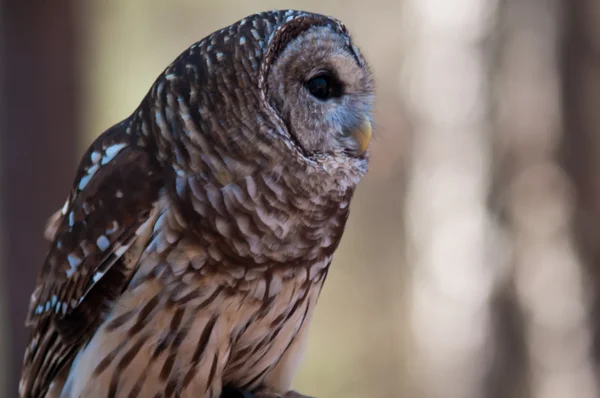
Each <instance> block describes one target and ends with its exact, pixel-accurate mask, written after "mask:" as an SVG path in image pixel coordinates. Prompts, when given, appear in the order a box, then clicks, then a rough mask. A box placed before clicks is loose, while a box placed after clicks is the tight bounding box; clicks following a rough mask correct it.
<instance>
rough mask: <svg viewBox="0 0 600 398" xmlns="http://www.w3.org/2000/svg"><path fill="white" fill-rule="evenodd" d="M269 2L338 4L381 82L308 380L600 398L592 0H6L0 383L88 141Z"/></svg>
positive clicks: (473, 396) (599, 48) (13, 373)
mask: <svg viewBox="0 0 600 398" xmlns="http://www.w3.org/2000/svg"><path fill="white" fill-rule="evenodd" d="M273 8H297V9H305V10H309V11H314V12H318V13H322V14H328V15H333V16H335V17H337V18H339V19H341V20H343V21H344V22H345V23H346V24H347V26H348V28H349V29H350V31H351V32H352V33H353V36H354V38H355V41H356V42H357V43H358V45H359V46H360V47H361V49H362V51H363V52H364V54H365V56H366V58H367V59H368V60H369V61H370V64H371V66H372V69H373V72H374V74H375V78H376V84H377V108H376V120H377V126H376V128H377V131H376V138H375V140H374V142H373V143H372V151H371V152H372V156H371V159H372V162H371V167H370V172H369V174H368V176H367V177H366V178H365V179H364V181H363V182H362V183H361V185H360V187H359V189H358V192H357V193H356V198H355V201H354V203H353V212H352V215H351V218H350V221H349V225H348V228H347V232H346V234H345V236H344V239H343V242H342V245H341V247H340V249H339V251H338V253H337V255H336V257H335V261H334V264H333V266H332V269H331V271H330V274H329V277H328V280H327V284H326V286H325V289H324V291H323V294H322V295H321V298H320V304H319V306H318V307H317V310H316V314H315V318H314V321H313V326H312V330H311V335H310V341H309V345H308V350H307V354H306V358H305V361H304V362H303V363H302V366H301V369H300V372H299V374H298V376H297V378H296V380H295V387H297V388H298V389H299V390H301V391H303V392H305V393H309V394H312V395H315V396H317V397H320V398H339V397H344V398H366V397H376V398H388V397H389V398H392V397H394V398H438V397H440V398H480V397H481V398H488V397H489V398H504V397H511V398H513V397H514V398H562V397H565V398H566V397H578V398H594V397H599V396H600V390H599V387H600V386H599V384H598V382H599V381H600V373H599V370H600V317H598V316H597V314H598V310H599V305H600V268H599V267H598V262H599V261H600V228H598V226H597V224H598V222H599V221H600V177H595V176H597V175H598V172H600V23H599V21H600V2H598V1H597V0H578V1H570V0H562V1H559V0H497V1H494V0H453V1H447V0H370V1H368V2H366V1H359V0H344V1H342V0H337V1H323V0H320V1H319V0H307V1H274V0H273V1H269V0H260V1H246V2H243V1H239V2H234V1H216V0H212V1H200V0H170V1H160V0H127V1H123V0H102V1H100V0H94V1H91V0H90V1H86V2H82V1H76V0H54V1H52V2H42V1H30V0H0V76H1V80H0V134H1V135H0V209H1V212H0V270H1V271H0V272H2V274H1V277H0V361H1V362H0V369H2V371H0V396H2V397H5V396H6V397H8V396H15V395H16V389H17V381H18V378H19V372H20V365H21V358H22V354H23V350H24V345H25V342H26V338H27V332H26V331H25V329H24V327H23V322H24V319H25V313H26V310H27V305H28V300H29V295H30V294H31V292H32V289H33V284H34V280H35V276H36V274H37V272H38V269H39V268H40V267H41V264H42V262H43V258H44V254H45V250H46V243H45V242H44V240H43V236H42V231H43V228H44V225H45V222H46V219H47V217H48V216H49V215H50V214H51V213H52V212H53V211H54V210H56V209H57V208H59V207H60V206H61V205H62V203H63V200H64V198H65V195H66V194H67V192H68V190H69V188H70V185H71V183H72V178H73V176H74V172H75V168H76V165H77V163H78V160H79V157H80V156H81V154H82V153H83V151H84V150H85V148H86V147H87V145H89V144H90V143H91V141H92V140H93V139H94V137H96V136H97V135H99V134H100V133H102V132H103V131H104V130H105V129H106V128H108V127H109V126H111V125H113V124H115V123H117V122H119V121H120V120H122V119H123V118H125V117H127V116H128V115H129V114H130V113H131V112H132V111H133V110H134V109H135V107H136V106H137V105H138V103H139V101H140V100H141V99H142V97H143V96H144V95H145V93H146V92H147V91H148V89H149V88H150V86H151V84H152V83H153V81H154V79H155V78H156V76H157V75H158V74H159V73H161V72H162V70H163V69H164V68H165V67H166V66H167V65H168V64H169V63H170V62H171V61H172V60H173V59H174V58H175V57H176V56H177V55H178V54H179V53H180V52H181V51H183V50H184V49H185V48H186V47H188V46H189V45H190V44H192V43H193V42H195V41H197V40H200V39H201V38H203V37H204V36H206V35H207V34H209V33H211V32H212V31H214V30H217V29H219V28H221V27H223V26H226V25H229V24H230V23H232V22H234V21H236V20H238V19H241V18H242V17H244V16H246V15H248V14H252V13H254V12H257V11H262V10H267V9H273Z"/></svg>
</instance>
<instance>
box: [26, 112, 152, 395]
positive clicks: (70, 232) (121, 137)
mask: <svg viewBox="0 0 600 398" xmlns="http://www.w3.org/2000/svg"><path fill="white" fill-rule="evenodd" d="M125 128H126V125H125V124H124V123H123V124H121V125H117V126H115V127H113V128H112V129H110V130H108V131H107V132H105V133H104V134H103V135H101V136H100V137H99V138H98V139H97V140H96V141H95V142H94V143H93V144H92V145H91V147H90V149H89V150H88V151H87V153H86V154H85V155H84V158H83V160H82V161H81V163H80V166H79V170H78V172H77V175H76V178H75V184H74V187H73V190H72V192H71V194H70V195H69V198H68V199H67V202H66V203H65V206H64V207H63V209H62V210H61V211H60V212H59V213H55V214H54V215H53V216H52V217H51V219H50V222H49V224H48V227H47V229H46V237H47V238H48V239H50V240H51V241H52V243H51V245H50V249H49V252H48V254H47V257H46V260H45V263H44V265H43V268H42V271H41V273H40V275H39V277H38V280H37V286H36V288H35V290H34V293H33V294H32V296H31V302H30V308H29V314H28V317H27V322H26V323H27V326H29V327H31V337H30V342H29V345H28V347H27V349H26V352H25V358H24V364H23V370H22V375H21V383H20V387H19V393H20V396H21V397H39V396H43V394H45V392H46V391H47V390H48V387H49V385H50V383H51V382H52V380H53V379H54V377H56V375H57V374H58V373H59V372H60V370H61V369H62V367H63V366H65V365H67V364H68V363H70V362H71V360H72V358H73V356H74V355H75V353H76V352H77V351H78V350H79V349H80V348H81V346H82V345H83V344H85V343H86V342H87V341H88V340H89V339H90V338H91V336H92V335H93V332H94V331H95V329H96V328H97V327H98V324H99V321H100V317H101V316H102V314H103V313H104V312H105V311H106V310H107V309H108V308H109V306H110V304H111V302H112V301H113V300H114V299H115V298H116V297H118V296H119V295H120V294H121V293H122V291H123V289H124V288H125V286H126V283H127V281H128V280H129V277H130V276H131V274H132V272H133V268H134V267H135V266H136V265H137V261H138V259H139V256H140V255H141V251H142V249H143V246H144V245H145V243H146V241H147V240H148V239H149V233H150V232H149V231H150V230H151V229H152V228H151V224H153V222H152V221H153V220H155V215H154V214H155V213H156V210H155V204H156V202H157V198H158V195H159V190H160V186H161V177H162V176H161V173H160V167H159V165H157V164H156V163H155V161H154V160H153V158H152V157H151V156H150V154H149V153H148V151H147V150H146V148H145V147H143V146H141V145H140V144H139V143H138V142H137V141H136V138H135V137H133V136H131V135H129V134H128V133H127V132H126V129H125ZM125 253H127V255H126V256H124V254H125Z"/></svg>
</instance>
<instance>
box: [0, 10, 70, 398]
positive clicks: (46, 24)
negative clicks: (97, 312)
mask: <svg viewBox="0 0 600 398" xmlns="http://www.w3.org/2000/svg"><path fill="white" fill-rule="evenodd" d="M75 5H76V2H75V1H74V0H56V1H52V2H37V1H24V0H3V1H2V3H1V8H2V10H1V13H0V17H1V21H0V41H1V51H2V56H1V57H0V60H1V61H0V71H1V76H2V78H1V83H0V90H1V94H0V98H1V99H2V104H1V111H0V112H2V116H1V117H0V123H1V124H0V133H1V136H0V150H1V152H0V172H1V179H0V184H1V189H0V195H1V196H0V205H1V206H2V211H1V213H0V219H1V220H2V223H1V224H0V225H1V226H3V227H4V228H3V230H2V231H1V232H2V235H1V236H0V238H3V240H4V243H3V244H2V252H1V253H0V255H1V256H2V257H1V260H0V265H1V266H2V267H3V278H2V279H3V281H4V284H5V286H6V287H7V288H8V297H6V296H5V295H3V296H2V297H1V299H2V300H8V305H7V306H6V307H7V308H9V309H10V315H9V318H8V319H3V320H2V322H1V323H2V325H3V326H2V327H3V328H4V329H5V331H6V333H5V334H4V335H3V336H2V337H3V340H2V343H3V344H9V345H8V347H9V348H8V350H7V351H9V352H10V355H9V359H8V360H7V361H8V363H5V364H4V365H7V366H5V367H3V372H2V373H6V372H7V371H8V374H9V375H8V376H6V377H7V379H6V380H7V384H8V385H7V386H2V387H5V388H4V389H3V391H0V396H16V391H17V384H18V379H19V376H20V368H21V361H22V356H23V351H24V348H25V343H26V340H27V333H26V332H25V329H24V320H25V315H26V311H27V307H28V304H29V296H30V294H31V292H32V290H33V285H34V282H35V277H36V274H37V272H38V270H39V269H40V267H41V265H42V262H43V259H44V255H45V251H46V248H47V243H46V242H44V240H43V228H44V225H45V222H46V219H47V218H48V216H50V214H51V213H52V212H53V211H54V210H56V209H57V208H59V207H60V206H61V205H62V202H63V201H64V199H65V197H66V194H67V192H68V187H69V185H70V183H71V180H72V178H73V175H74V167H75V158H74V156H75V153H76V136H77V134H76V132H77V129H78V126H79V123H78V122H79V106H78V105H79V102H80V101H79V100H80V96H79V87H78V83H79V69H78V67H77V63H78V62H77V61H78V59H77V52H78V51H77V49H78V44H79V41H80V40H81V39H80V37H81V35H80V33H81V32H80V31H79V30H78V29H77V24H76V19H77V15H76V13H75V11H76V10H75ZM6 334H8V335H9V336H6ZM7 339H9V340H8V341H10V343H8V341H7Z"/></svg>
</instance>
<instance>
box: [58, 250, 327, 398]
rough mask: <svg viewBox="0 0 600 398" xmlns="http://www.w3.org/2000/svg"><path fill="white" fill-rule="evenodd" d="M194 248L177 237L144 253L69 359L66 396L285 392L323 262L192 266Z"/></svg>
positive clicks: (197, 261)
mask: <svg viewBox="0 0 600 398" xmlns="http://www.w3.org/2000/svg"><path fill="white" fill-rule="evenodd" d="M202 253H203V250H201V249H199V248H196V247H194V246H193V245H191V244H190V243H189V242H185V241H180V242H179V243H177V244H176V245H175V246H174V248H173V249H172V250H169V253H168V254H166V252H163V253H160V254H159V253H158V252H155V253H152V254H148V255H146V256H144V257H143V258H142V261H141V263H140V267H139V268H138V273H137V274H136V275H135V276H134V278H133V280H132V283H131V284H130V287H129V288H128V289H127V290H126V291H125V292H124V294H123V295H122V296H121V297H120V298H119V299H118V300H117V302H116V303H115V305H114V306H113V310H112V311H111V312H110V314H109V315H108V316H107V318H106V320H105V321H104V323H103V324H102V326H101V327H100V328H99V330H98V331H97V332H96V334H95V335H94V337H93V339H92V340H91V342H90V343H89V344H88V346H87V347H86V349H85V350H84V351H83V352H82V353H81V354H80V355H79V357H78V358H77V360H76V361H75V363H74V366H73V368H72V372H74V373H75V374H71V375H70V379H71V380H73V381H74V382H73V384H72V385H70V386H69V389H70V395H69V396H80V394H82V396H86V397H94V396H102V397H104V396H107V395H106V390H105V388H102V389H101V386H105V385H110V386H112V387H111V388H113V391H114V392H115V393H116V396H140V397H142V396H147V395H148V396H154V395H155V394H156V393H157V392H162V393H164V394H165V396H170V394H175V393H177V394H179V395H180V396H182V397H183V396H194V397H198V396H201V397H217V396H218V394H219V393H220V390H221V388H222V387H223V386H225V385H228V384H230V385H234V386H236V387H245V388H248V389H255V388H259V387H261V388H262V387H266V388H267V389H271V390H273V391H276V392H284V391H286V390H287V389H289V388H290V384H291V379H292V376H293V373H294V372H295V369H296V365H297V364H298V361H299V358H300V354H301V352H302V348H303V342H304V340H305V337H306V331H307V329H308V324H309V321H310V317H311V314H312V310H313V309H314V306H315V304H316V301H317V297H318V294H319V291H320V289H321V286H322V283H323V280H324V278H325V274H326V272H327V265H328V263H329V261H328V260H324V261H323V262H320V263H319V264H313V265H312V266H294V267H291V266H290V267H283V266H280V267H278V268H277V267H274V268H269V267H266V268H265V267H263V268H256V267H254V268H248V269H245V268H243V267H237V268H236V267H232V266H230V265H227V264H210V263H208V262H204V263H203V265H202V266H201V267H199V264H200V259H199V258H198V256H202V255H203V254H202ZM184 264H187V265H185V266H184ZM97 391H105V392H104V393H102V394H99V395H95V394H96V392H97Z"/></svg>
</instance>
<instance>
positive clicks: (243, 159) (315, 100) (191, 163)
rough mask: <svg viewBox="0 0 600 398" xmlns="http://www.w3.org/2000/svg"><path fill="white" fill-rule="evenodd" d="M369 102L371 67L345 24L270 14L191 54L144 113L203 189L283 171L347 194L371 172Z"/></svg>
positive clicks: (220, 34) (212, 38) (157, 88)
mask: <svg viewBox="0 0 600 398" xmlns="http://www.w3.org/2000/svg"><path fill="white" fill-rule="evenodd" d="M373 100H374V93H373V81H372V77H371V74H370V72H369V68H368V66H367V64H366V62H365V60H364V59H363V57H362V55H361V54H360V52H359V51H358V49H357V48H356V46H355V45H354V44H353V42H352V40H351V38H350V35H349V33H348V31H347V30H346V28H345V27H344V25H343V24H342V23H341V22H339V21H337V20H335V19H332V18H329V17H325V16H322V15H318V14H312V13H307V12H302V11H294V10H287V11H269V12H264V13H260V14H255V15H251V16H249V17H246V18H244V19H242V20H240V21H238V22H236V23H234V24H232V25H230V26H228V27H226V28H223V29H221V30H219V31H217V32H214V33H212V34H211V35H209V36H207V37H206V38H204V39H203V40H201V41H199V42H198V43H196V44H194V45H192V46H191V47H190V48H189V49H188V50H187V51H186V52H184V53H183V54H182V55H181V56H180V57H179V58H177V59H176V60H175V61H174V62H173V63H172V64H171V65H170V66H169V67H168V68H167V70H166V71H165V73H164V74H163V75H162V76H161V77H160V78H159V80H158V81H157V82H156V84H155V85H154V87H153V89H152V90H151V92H150V95H149V97H148V102H149V103H150V105H149V106H150V107H151V110H150V111H149V112H148V113H149V114H150V115H156V117H157V120H156V124H157V127H158V130H160V131H159V134H157V137H158V138H159V140H162V137H166V136H169V135H172V136H176V137H178V138H176V139H175V140H174V141H173V142H169V140H165V141H162V143H163V144H164V147H165V148H166V149H165V150H164V153H166V154H167V155H166V156H169V157H170V159H169V161H170V162H172V161H175V162H176V163H177V167H179V168H181V169H183V170H184V171H186V170H190V171H191V172H192V173H199V172H201V173H205V178H206V180H207V181H208V180H215V181H211V182H214V183H217V185H222V184H225V183H227V182H230V181H239V180H240V179H243V178H245V177H246V176H248V175H254V174H256V173H260V172H272V173H275V174H278V173H279V174H281V173H283V169H284V168H285V169H286V170H288V171H287V172H289V170H295V171H299V173H301V174H302V175H303V176H304V177H307V178H308V177H312V179H311V180H317V181H323V183H322V184H320V185H321V186H318V187H314V188H315V189H318V190H321V191H329V190H331V189H334V190H338V191H339V192H340V193H341V194H343V193H344V192H346V190H347V189H349V188H353V187H354V185H356V183H357V182H358V180H359V179H360V177H361V176H362V175H364V173H365V172H366V168H367V156H366V150H367V147H368V144H369V141H370V138H371V118H372V116H371V110H372V106H373ZM181 141H185V143H184V145H180V144H177V145H174V144H175V143H178V142H181ZM159 147H160V145H159ZM172 154H175V159H173V156H172ZM287 172H286V173H287ZM182 174H183V172H182ZM329 177H331V178H329ZM307 178H303V179H300V180H301V181H306V180H307ZM216 180H218V181H216ZM309 188H310V189H308V191H314V190H315V189H312V187H309Z"/></svg>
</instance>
